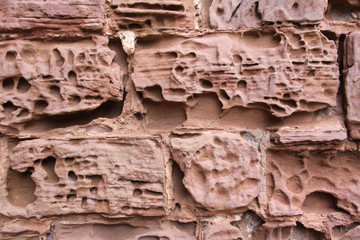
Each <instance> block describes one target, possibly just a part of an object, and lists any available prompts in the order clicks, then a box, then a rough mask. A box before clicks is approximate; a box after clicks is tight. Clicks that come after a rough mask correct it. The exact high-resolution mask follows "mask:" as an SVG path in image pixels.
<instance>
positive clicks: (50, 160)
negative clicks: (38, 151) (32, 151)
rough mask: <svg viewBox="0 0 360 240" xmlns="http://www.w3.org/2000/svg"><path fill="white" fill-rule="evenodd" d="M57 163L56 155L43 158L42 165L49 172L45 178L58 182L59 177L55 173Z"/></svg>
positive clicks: (51, 181)
mask: <svg viewBox="0 0 360 240" xmlns="http://www.w3.org/2000/svg"><path fill="white" fill-rule="evenodd" d="M55 164H56V159H55V158H54V157H47V158H45V159H43V160H42V162H41V167H42V168H43V169H44V170H45V171H46V173H47V176H46V178H45V180H46V181H48V182H50V183H57V182H58V181H59V177H58V176H57V174H56V173H55Z"/></svg>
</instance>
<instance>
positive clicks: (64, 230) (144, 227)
mask: <svg viewBox="0 0 360 240" xmlns="http://www.w3.org/2000/svg"><path fill="white" fill-rule="evenodd" d="M139 222H140V223H141V222H142V221H141V220H140V221H138V223H137V224H117V225H105V224H94V225H90V224H83V225H81V224H78V225H75V224H57V225H56V229H57V231H56V234H55V236H56V237H55V239H59V240H60V239H61V240H70V239H79V240H81V239H84V240H85V239H97V240H112V239H119V237H121V239H124V240H133V239H134V240H145V239H168V240H178V239H179V240H191V239H195V226H194V224H191V223H189V224H180V223H175V222H162V223H158V222H157V221H152V222H149V221H148V222H145V223H143V224H139Z"/></svg>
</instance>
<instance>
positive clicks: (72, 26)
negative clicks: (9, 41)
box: [0, 0, 105, 35]
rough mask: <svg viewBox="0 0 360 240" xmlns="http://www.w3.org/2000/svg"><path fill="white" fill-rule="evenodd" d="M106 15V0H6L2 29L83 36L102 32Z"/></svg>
mask: <svg viewBox="0 0 360 240" xmlns="http://www.w3.org/2000/svg"><path fill="white" fill-rule="evenodd" d="M104 15H105V1H101V0H55V1H53V0H52V1H43V0H32V1H23V0H4V1H2V4H1V6H0V32H39V31H44V32H50V33H67V34H70V35H71V34H74V33H75V34H76V35H82V34H84V33H85V34H86V32H89V31H90V32H99V31H101V30H102V29H103V26H104V24H105V18H104ZM44 32H42V33H44ZM39 33H40V32H39Z"/></svg>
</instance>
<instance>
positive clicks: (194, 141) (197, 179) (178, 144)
mask: <svg viewBox="0 0 360 240" xmlns="http://www.w3.org/2000/svg"><path fill="white" fill-rule="evenodd" d="M171 148H172V155H173V158H174V160H175V161H176V162H177V163H178V164H179V166H180V168H181V170H182V171H184V173H185V177H184V179H183V183H184V185H185V187H186V188H187V189H188V190H189V192H190V194H191V195H192V196H193V198H194V199H195V201H197V202H198V203H200V204H201V205H202V206H203V207H205V208H208V209H209V210H224V209H234V208H238V207H243V206H246V205H248V204H249V203H250V202H251V201H252V200H254V199H255V198H256V197H257V196H258V194H259V184H260V178H261V173H260V156H259V153H258V151H257V149H256V148H255V147H254V146H252V145H251V144H250V143H249V142H247V141H246V139H245V138H242V137H241V136H240V135H239V134H234V133H225V132H221V133H219V132H218V133H216V132H214V133H212V132H205V133H203V134H201V135H200V136H192V137H191V136H190V137H188V138H177V137H174V138H172V139H171Z"/></svg>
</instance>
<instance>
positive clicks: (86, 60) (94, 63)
mask: <svg viewBox="0 0 360 240" xmlns="http://www.w3.org/2000/svg"><path fill="white" fill-rule="evenodd" d="M107 43H108V40H107V39H106V38H103V37H93V39H92V40H85V41H78V42H75V43H57V42H38V41H23V40H16V41H6V42H0V49H2V50H1V52H0V59H1V62H0V83H1V86H0V87H1V92H0V104H1V105H0V125H3V126H14V125H15V124H18V123H25V122H29V121H30V120H32V119H34V118H38V117H39V116H44V115H47V116H53V115H61V114H65V113H71V112H78V111H84V110H93V109H95V108H97V107H99V106H100V105H101V104H103V103H105V102H107V101H117V102H120V101H121V100H122V97H123V86H122V85H123V83H122V78H123V71H122V69H121V68H120V66H119V65H118V64H117V63H116V62H115V56H116V53H115V52H114V51H112V50H110V48H109V47H108V46H107Z"/></svg>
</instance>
